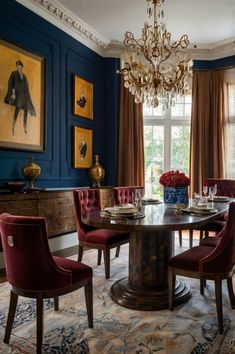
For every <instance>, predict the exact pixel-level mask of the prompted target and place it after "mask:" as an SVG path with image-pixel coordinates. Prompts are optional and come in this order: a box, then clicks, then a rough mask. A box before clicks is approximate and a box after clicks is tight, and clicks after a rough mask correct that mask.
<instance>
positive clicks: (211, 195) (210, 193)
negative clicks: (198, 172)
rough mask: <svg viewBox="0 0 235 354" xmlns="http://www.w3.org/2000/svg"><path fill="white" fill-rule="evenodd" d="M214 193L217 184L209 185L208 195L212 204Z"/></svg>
mask: <svg viewBox="0 0 235 354" xmlns="http://www.w3.org/2000/svg"><path fill="white" fill-rule="evenodd" d="M216 194H217V184H215V185H214V186H210V187H209V197H210V200H211V202H212V204H213V198H214V196H215V195H216Z"/></svg>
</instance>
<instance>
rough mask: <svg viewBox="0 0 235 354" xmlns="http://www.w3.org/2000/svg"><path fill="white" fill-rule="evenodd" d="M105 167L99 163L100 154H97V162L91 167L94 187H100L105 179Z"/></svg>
mask: <svg viewBox="0 0 235 354" xmlns="http://www.w3.org/2000/svg"><path fill="white" fill-rule="evenodd" d="M104 175H105V171H104V168H103V167H102V166H101V165H100V164H99V155H95V163H94V165H92V166H91V168H90V169H89V178H90V180H91V181H92V183H93V184H92V187H96V188H97V187H98V188H100V182H101V181H102V179H104Z"/></svg>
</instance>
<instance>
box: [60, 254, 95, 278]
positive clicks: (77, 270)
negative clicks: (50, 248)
mask: <svg viewBox="0 0 235 354" xmlns="http://www.w3.org/2000/svg"><path fill="white" fill-rule="evenodd" d="M53 258H54V260H55V262H56V264H57V265H58V266H59V267H61V268H63V269H66V270H70V271H71V272H72V283H73V284H75V283H78V282H79V281H82V280H85V279H87V278H89V277H91V276H92V268H91V267H89V266H87V265H86V264H84V263H81V262H78V261H73V260H72V259H68V258H63V257H57V256H54V257H53Z"/></svg>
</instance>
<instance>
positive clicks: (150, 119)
mask: <svg viewBox="0 0 235 354" xmlns="http://www.w3.org/2000/svg"><path fill="white" fill-rule="evenodd" d="M190 94H191V93H190ZM163 117H164V118H162V117H161V116H154V115H146V116H145V115H144V126H163V127H164V170H165V171H168V170H170V168H171V166H170V164H171V128H172V127H174V126H180V127H182V126H187V127H188V126H189V127H190V125H191V116H188V117H185V116H184V117H182V118H181V117H175V116H174V118H172V115H171V108H168V109H167V110H165V112H163Z"/></svg>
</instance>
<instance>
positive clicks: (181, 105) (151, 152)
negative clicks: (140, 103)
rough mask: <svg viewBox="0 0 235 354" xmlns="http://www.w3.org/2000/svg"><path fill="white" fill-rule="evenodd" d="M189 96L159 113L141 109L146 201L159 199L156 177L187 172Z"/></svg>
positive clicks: (159, 188)
mask: <svg viewBox="0 0 235 354" xmlns="http://www.w3.org/2000/svg"><path fill="white" fill-rule="evenodd" d="M191 101H192V99H191V95H187V96H184V97H179V99H178V100H177V103H175V105H174V107H171V108H169V109H167V110H166V111H164V112H163V111H162V109H161V107H157V108H156V109H152V108H149V107H147V106H144V149H145V181H146V185H145V189H146V195H147V197H148V198H150V197H152V198H159V197H160V198H161V197H162V187H161V185H160V184H159V182H158V180H159V176H160V175H161V173H162V172H163V171H167V170H172V169H179V170H181V171H184V172H185V173H186V174H188V173H189V145H190V119H191Z"/></svg>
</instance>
